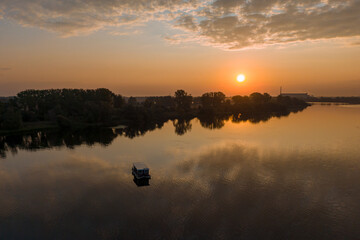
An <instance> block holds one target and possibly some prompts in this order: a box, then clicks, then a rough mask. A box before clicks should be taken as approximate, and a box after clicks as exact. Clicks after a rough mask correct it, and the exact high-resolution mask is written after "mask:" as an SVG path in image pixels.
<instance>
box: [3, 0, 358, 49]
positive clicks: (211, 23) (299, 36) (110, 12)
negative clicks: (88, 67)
mask: <svg viewBox="0 0 360 240" xmlns="http://www.w3.org/2000/svg"><path fill="white" fill-rule="evenodd" d="M359 12H360V1H359V0H302V1H295V0H215V1H210V0H167V1H165V0H153V1H147V0H132V1H130V0H106V1H97V0H88V1H85V0H77V1H75V0H67V1H61V0H31V1H28V0H16V1H14V0H2V1H1V3H0V16H3V17H4V18H6V19H11V20H13V21H16V22H18V23H19V24H22V25H24V26H32V27H39V28H42V29H46V30H49V31H53V32H57V33H59V34H60V35H62V36H73V35H79V34H89V33H92V32H94V31H96V30H99V29H106V28H108V27H113V26H115V27H118V26H123V25H126V26H130V27H131V26H133V25H137V26H138V25H139V23H148V22H149V21H154V20H155V21H165V22H167V23H168V24H170V26H172V27H173V28H174V29H181V30H182V31H184V32H182V33H179V32H177V33H174V34H173V35H171V34H168V33H165V35H166V38H167V40H170V41H171V42H177V43H181V42H189V41H195V42H200V43H202V44H205V45H212V46H220V47H221V48H225V49H243V48H254V47H264V46H268V45H273V44H287V43H292V42H299V41H314V40H326V39H337V38H352V37H356V36H360V28H359V27H358V26H360V14H359ZM120 31H121V30H120ZM135 32H136V31H135ZM113 33H114V32H112V34H113ZM128 33H131V31H126V33H121V32H117V34H118V35H124V34H128ZM184 34H188V35H186V36H187V37H183V36H185V35H184ZM179 36H180V38H179Z"/></svg>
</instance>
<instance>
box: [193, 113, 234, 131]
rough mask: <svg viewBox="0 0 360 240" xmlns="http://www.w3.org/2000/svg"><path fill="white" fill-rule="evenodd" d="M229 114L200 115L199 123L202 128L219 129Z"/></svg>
mask: <svg viewBox="0 0 360 240" xmlns="http://www.w3.org/2000/svg"><path fill="white" fill-rule="evenodd" d="M229 117H230V115H223V116H211V115H210V116H206V115H203V116H200V117H199V120H200V124H201V126H202V127H204V128H208V129H220V128H222V127H223V126H225V121H227V120H228V119H229Z"/></svg>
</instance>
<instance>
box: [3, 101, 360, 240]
mask: <svg viewBox="0 0 360 240" xmlns="http://www.w3.org/2000/svg"><path fill="white" fill-rule="evenodd" d="M340 113H341V114H340ZM335 116H337V117H335ZM359 116H360V112H359V108H349V107H346V108H345V107H339V106H337V107H334V106H331V107H328V106H325V107H324V106H316V107H311V108H310V109H309V110H306V111H304V112H302V113H298V114H296V115H290V116H289V117H287V118H281V119H274V120H270V121H269V122H264V123H259V124H256V125H248V124H246V123H244V124H243V125H236V124H235V123H231V122H229V121H227V122H225V123H224V127H223V128H221V129H216V130H209V129H204V128H203V127H201V124H200V123H199V121H197V120H193V121H191V124H192V127H191V130H190V131H188V132H187V133H186V134H183V135H177V134H175V132H174V126H173V124H172V123H167V124H166V125H165V126H164V127H163V128H161V129H159V130H155V131H153V132H151V133H147V134H146V135H145V136H143V137H139V138H134V139H128V138H124V137H118V138H116V139H115V140H113V141H111V142H110V143H109V144H107V145H90V146H88V145H80V146H78V147H76V148H74V149H67V148H60V149H59V148H53V149H38V151H36V152H29V151H28V150H19V151H18V152H17V154H14V155H12V154H8V155H7V156H6V158H4V159H1V162H0V195H1V196H2V197H1V198H0V222H1V224H0V239H139V238H143V239H356V238H357V237H358V236H359V235H360V229H359V228H358V224H357V223H358V222H359V220H360V207H359V202H360V186H359V184H358V183H359V181H360V174H359V173H360V162H359V156H360V150H359V148H358V147H356V146H358V143H359V141H360V126H359V122H358V121H357V120H356V119H360V118H358V117H359ZM340 122H343V125H339V123H340ZM295 126H297V127H298V128H299V129H302V130H301V131H299V129H296V128H295ZM334 126H338V128H334ZM268 132H271V134H268ZM170 133H171V134H170ZM325 133H327V135H325ZM137 160H142V161H144V162H146V163H147V164H148V165H149V167H150V173H151V175H152V179H151V180H150V182H149V183H150V185H149V186H143V187H138V186H136V184H135V183H134V182H133V178H132V175H131V163H132V162H135V161H137Z"/></svg>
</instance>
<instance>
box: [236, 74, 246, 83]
mask: <svg viewBox="0 0 360 240" xmlns="http://www.w3.org/2000/svg"><path fill="white" fill-rule="evenodd" d="M245 79H246V77H245V75H244V74H239V75H238V76H237V78H236V80H237V81H238V82H243V81H245Z"/></svg>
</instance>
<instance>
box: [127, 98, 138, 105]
mask: <svg viewBox="0 0 360 240" xmlns="http://www.w3.org/2000/svg"><path fill="white" fill-rule="evenodd" d="M128 104H130V105H136V104H137V100H136V98H135V97H130V98H129V100H128Z"/></svg>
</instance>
